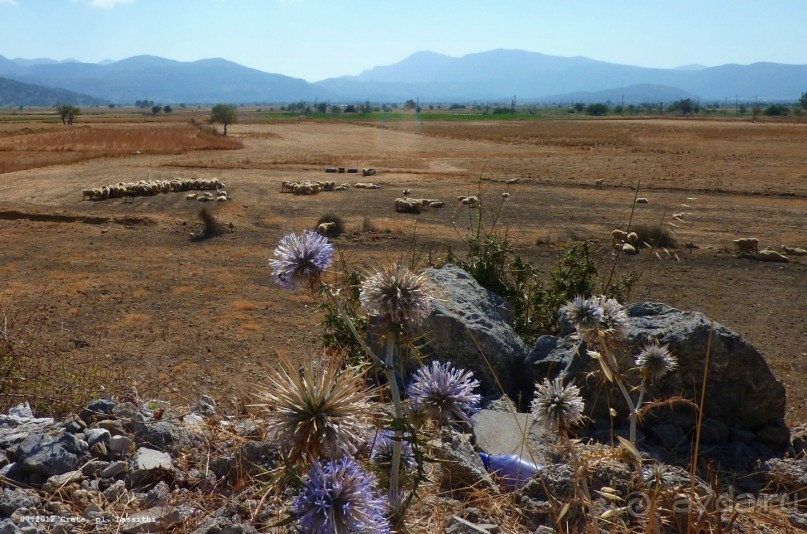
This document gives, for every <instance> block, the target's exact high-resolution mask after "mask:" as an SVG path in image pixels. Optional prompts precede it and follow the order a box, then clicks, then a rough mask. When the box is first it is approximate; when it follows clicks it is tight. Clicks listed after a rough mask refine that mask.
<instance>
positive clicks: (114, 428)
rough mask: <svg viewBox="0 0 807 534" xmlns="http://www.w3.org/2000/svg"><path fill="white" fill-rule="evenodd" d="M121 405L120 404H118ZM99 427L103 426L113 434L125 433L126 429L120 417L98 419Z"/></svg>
mask: <svg viewBox="0 0 807 534" xmlns="http://www.w3.org/2000/svg"><path fill="white" fill-rule="evenodd" d="M118 406H119V407H120V406H121V405H120V404H119V405H118ZM97 426H98V428H103V429H104V430H106V431H108V432H109V434H110V435H112V436H119V435H121V434H125V433H126V430H125V429H124V428H123V423H121V422H120V420H118V419H107V420H105V421H98V424H97Z"/></svg>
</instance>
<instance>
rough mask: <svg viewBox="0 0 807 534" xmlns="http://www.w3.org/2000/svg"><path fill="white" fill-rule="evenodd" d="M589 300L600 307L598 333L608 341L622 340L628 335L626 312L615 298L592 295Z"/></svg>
mask: <svg viewBox="0 0 807 534" xmlns="http://www.w3.org/2000/svg"><path fill="white" fill-rule="evenodd" d="M591 301H592V302H593V303H594V304H595V305H596V306H598V307H599V308H600V311H601V312H602V318H601V319H600V334H601V335H602V336H603V337H604V338H605V339H606V341H610V342H619V341H623V340H624V339H625V337H627V335H628V314H627V313H625V308H623V307H622V304H620V303H619V301H617V300H615V299H609V298H607V297H605V296H599V297H592V298H591Z"/></svg>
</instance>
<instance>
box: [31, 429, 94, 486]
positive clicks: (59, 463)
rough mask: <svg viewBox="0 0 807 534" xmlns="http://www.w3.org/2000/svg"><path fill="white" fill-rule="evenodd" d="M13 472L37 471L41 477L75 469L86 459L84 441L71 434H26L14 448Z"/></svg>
mask: <svg viewBox="0 0 807 534" xmlns="http://www.w3.org/2000/svg"><path fill="white" fill-rule="evenodd" d="M15 456H16V460H17V462H16V465H17V473H16V474H17V475H22V476H29V475H41V476H42V477H44V478H48V477H52V476H53V475H62V474H64V473H67V472H68V471H75V470H76V469H79V468H80V467H81V465H82V464H83V463H84V462H85V461H87V460H89V458H90V453H89V447H88V446H87V442H85V441H82V440H80V439H78V438H76V437H75V436H74V435H73V434H67V433H65V434H62V435H61V436H59V437H54V436H49V435H46V434H38V433H34V434H29V435H28V437H26V438H25V439H24V440H23V441H22V443H20V444H19V445H18V446H17V451H16V455H15Z"/></svg>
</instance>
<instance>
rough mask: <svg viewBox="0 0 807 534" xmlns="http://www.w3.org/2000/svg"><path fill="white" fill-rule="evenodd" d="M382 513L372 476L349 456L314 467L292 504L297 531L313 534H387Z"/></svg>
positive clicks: (384, 505)
mask: <svg viewBox="0 0 807 534" xmlns="http://www.w3.org/2000/svg"><path fill="white" fill-rule="evenodd" d="M386 510H387V502H386V500H385V499H383V498H380V497H378V496H377V494H376V492H375V477H373V476H372V475H371V474H369V473H367V472H366V471H365V470H364V469H362V467H361V466H360V465H359V464H358V463H357V462H356V461H355V460H354V459H352V458H349V457H344V458H342V459H340V460H332V461H330V462H327V463H317V464H315V465H314V466H313V467H312V468H311V470H310V471H309V473H308V479H307V480H306V481H305V482H304V485H303V489H302V492H301V493H300V495H298V496H297V499H295V501H294V513H295V515H296V516H297V523H298V525H299V527H300V529H301V530H302V531H303V532H311V533H317V534H331V533H334V534H343V533H344V534H347V533H350V532H382V533H388V532H389V531H390V525H389V522H388V521H387V519H386V517H385V516H384V514H385V512H386Z"/></svg>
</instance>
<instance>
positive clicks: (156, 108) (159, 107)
mask: <svg viewBox="0 0 807 534" xmlns="http://www.w3.org/2000/svg"><path fill="white" fill-rule="evenodd" d="M162 109H163V108H162V106H151V112H152V113H153V114H154V115H156V114H157V113H159V112H160V111H162Z"/></svg>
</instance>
